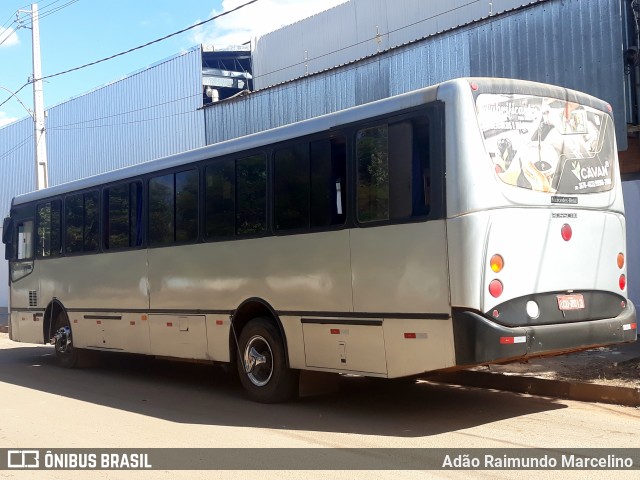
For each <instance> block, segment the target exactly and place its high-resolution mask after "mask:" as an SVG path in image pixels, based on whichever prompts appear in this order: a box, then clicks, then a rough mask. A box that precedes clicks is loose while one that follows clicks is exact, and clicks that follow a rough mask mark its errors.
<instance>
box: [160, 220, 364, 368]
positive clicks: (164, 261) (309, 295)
mask: <svg viewBox="0 0 640 480" xmlns="http://www.w3.org/2000/svg"><path fill="white" fill-rule="evenodd" d="M348 238H349V232H348V230H341V231H333V232H322V233H314V234H300V235H289V236H282V237H266V238H260V239H246V240H234V241H230V242H217V243H204V244H197V245H185V246H175V247H171V248H153V249H150V250H149V252H148V253H149V283H150V299H151V309H152V310H154V311H158V310H178V311H193V310H194V309H198V310H203V311H211V310H213V311H216V310H219V311H226V312H232V311H234V310H235V309H236V308H237V307H238V306H239V305H240V304H242V302H244V301H245V300H247V299H249V298H260V299H262V300H264V301H266V302H267V303H269V305H271V307H272V308H274V309H275V310H276V311H278V312H282V313H281V315H283V316H284V315H287V314H289V315H301V314H302V313H303V312H314V311H315V312H325V311H326V312H345V313H348V312H352V311H353V305H352V301H351V271H350V260H349V240H348ZM225 325H226V326H225ZM288 325H289V324H288V323H287V324H284V323H283V326H284V328H285V334H286V335H287V339H288V337H289V332H288V331H287V329H288ZM222 326H223V327H224V328H219V327H220V326H219V325H216V322H215V321H213V322H211V321H208V322H206V331H207V335H206V337H203V338H202V339H201V341H202V342H208V355H209V358H212V359H216V360H225V359H228V358H229V351H228V350H229V344H228V336H227V334H228V328H229V324H228V316H227V322H226V323H225V324H224V325H222ZM297 328H298V329H299V328H300V327H297ZM220 334H223V335H224V337H223V338H220V337H219V335H220ZM172 338H173V337H170V336H162V337H159V336H158V335H155V336H154V335H153V334H152V335H151V343H152V348H153V350H154V352H160V351H163V350H164V349H169V348H172V347H170V346H169V343H170V342H171V341H173V340H172ZM163 345H165V346H166V348H165V347H163ZM287 345H288V347H289V349H290V351H289V358H290V361H291V363H292V364H296V365H299V364H304V345H303V344H302V343H297V342H294V341H287Z"/></svg>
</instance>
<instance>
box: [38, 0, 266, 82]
mask: <svg viewBox="0 0 640 480" xmlns="http://www.w3.org/2000/svg"><path fill="white" fill-rule="evenodd" d="M257 1H258V0H250V1H249V2H247V3H244V4H242V5H240V6H238V7H236V8H233V9H231V10H227V11H226V12H222V13H220V14H218V15H214V16H213V17H211V18H209V19H207V20H204V21H202V22H199V23H196V24H194V25H191V26H190V27H186V28H183V29H182V30H178V31H177V32H174V33H170V34H169V35H165V36H164V37H161V38H158V39H156V40H152V41H150V42H148V43H145V44H144V45H139V46H137V47H133V48H130V49H129V50H126V51H124V52H120V53H116V54H115V55H111V56H109V57H105V58H101V59H100V60H96V61H95V62H91V63H86V64H84V65H80V66H79V67H75V68H70V69H68V70H64V71H62V72H58V73H53V74H51V75H44V76H43V77H42V78H36V79H33V81H34V82H35V81H37V80H45V79H47V78H53V77H57V76H59V75H64V74H67V73H71V72H75V71H76V70H81V69H83V68H87V67H91V66H93V65H97V64H98V63H102V62H106V61H107V60H112V59H114V58H116V57H120V56H122V55H126V54H127V53H131V52H135V51H136V50H140V49H142V48H145V47H148V46H149V45H153V44H154V43H158V42H161V41H163V40H166V39H168V38H171V37H175V36H176V35H180V34H181V33H184V32H187V31H189V30H192V29H194V28H196V27H200V26H202V25H204V24H205V23H209V22H212V21H213V20H217V19H218V18H220V17H223V16H225V15H229V14H230V13H233V12H236V11H238V10H240V9H241V8H244V7H247V6H249V5H251V4H253V3H256V2H257Z"/></svg>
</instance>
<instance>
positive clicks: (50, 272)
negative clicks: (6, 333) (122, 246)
mask: <svg viewBox="0 0 640 480" xmlns="http://www.w3.org/2000/svg"><path fill="white" fill-rule="evenodd" d="M146 272H147V268H146V251H145V250H136V251H129V252H119V253H113V254H101V255H81V256H69V257H64V258H47V259H36V260H35V261H34V271H33V273H32V274H31V275H28V276H26V277H24V278H22V279H20V280H18V281H16V282H13V284H12V286H11V300H12V307H11V309H12V329H13V330H15V331H13V332H12V336H13V337H14V339H15V341H20V342H32V343H42V341H43V326H42V318H39V319H38V321H37V322H31V323H38V325H30V326H28V325H27V323H26V320H27V319H31V318H35V317H34V315H33V313H34V312H35V311H38V312H44V310H45V309H46V307H47V306H48V305H49V303H50V302H51V301H52V300H53V298H56V299H57V300H58V301H59V302H60V303H61V304H62V305H63V306H64V308H65V309H66V310H67V311H68V315H69V320H70V321H71V322H72V323H73V319H74V318H75V320H77V322H76V324H75V325H73V328H74V344H75V345H76V346H78V347H98V348H115V349H120V348H123V347H122V345H124V344H126V343H127V342H128V340H127V337H128V336H130V335H131V333H132V332H131V331H130V330H129V329H127V328H124V327H117V326H116V324H114V323H111V324H107V323H106V322H102V321H101V322H100V323H96V322H97V321H98V320H100V319H96V318H93V317H95V316H99V312H100V311H103V312H109V315H111V316H114V314H112V312H118V311H120V310H127V309H136V310H146V309H148V308H149V302H148V297H147V275H146ZM30 300H31V302H30ZM34 300H35V301H34ZM29 308H31V309H33V310H32V311H27V312H25V309H29ZM80 314H81V315H80ZM72 316H73V317H74V318H72ZM18 323H19V327H17V325H18ZM118 325H120V323H118ZM122 325H124V322H123V323H122ZM135 335H138V336H140V337H141V340H140V341H141V342H144V337H145V336H146V337H147V338H148V335H149V334H148V332H145V331H144V330H141V331H139V332H137V333H135ZM44 340H45V341H47V340H48V339H44Z"/></svg>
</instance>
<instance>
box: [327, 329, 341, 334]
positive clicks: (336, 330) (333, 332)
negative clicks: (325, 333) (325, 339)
mask: <svg viewBox="0 0 640 480" xmlns="http://www.w3.org/2000/svg"><path fill="white" fill-rule="evenodd" d="M329 331H330V332H331V335H340V329H339V328H332V329H331V330H329Z"/></svg>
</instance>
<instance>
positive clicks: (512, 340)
mask: <svg viewBox="0 0 640 480" xmlns="http://www.w3.org/2000/svg"><path fill="white" fill-rule="evenodd" d="M526 341H527V337H526V336H522V337H500V343H501V344H502V345H510V344H512V343H526Z"/></svg>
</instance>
